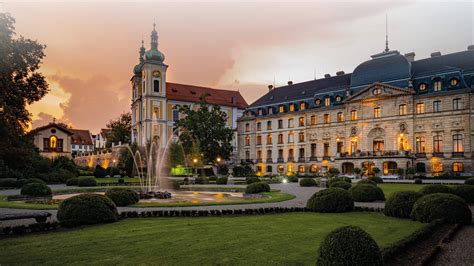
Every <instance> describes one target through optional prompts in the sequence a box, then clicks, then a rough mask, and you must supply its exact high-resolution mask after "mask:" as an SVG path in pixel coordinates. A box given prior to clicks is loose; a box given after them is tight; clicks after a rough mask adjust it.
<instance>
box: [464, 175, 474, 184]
mask: <svg viewBox="0 0 474 266" xmlns="http://www.w3.org/2000/svg"><path fill="white" fill-rule="evenodd" d="M464 184H466V185H474V177H470V178H468V179H466V180H464Z"/></svg>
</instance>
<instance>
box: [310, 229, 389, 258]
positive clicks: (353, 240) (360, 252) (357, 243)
mask: <svg viewBox="0 0 474 266" xmlns="http://www.w3.org/2000/svg"><path fill="white" fill-rule="evenodd" d="M316 265H364V266H365V265H383V260H382V253H381V252H380V248H379V246H378V245H377V242H375V240H374V239H373V238H372V237H371V236H370V235H369V234H368V233H367V232H365V231H364V230H362V229H361V228H360V227H357V226H344V227H340V228H337V229H335V230H333V231H331V232H330V233H329V234H328V235H327V236H326V237H325V238H324V240H323V241H322V242H321V246H320V248H319V250H318V255H317V258H316Z"/></svg>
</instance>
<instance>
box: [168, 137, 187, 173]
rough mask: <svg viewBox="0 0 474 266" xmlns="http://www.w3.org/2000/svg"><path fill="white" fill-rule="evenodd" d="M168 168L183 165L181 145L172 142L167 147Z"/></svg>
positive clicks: (183, 158)
mask: <svg viewBox="0 0 474 266" xmlns="http://www.w3.org/2000/svg"><path fill="white" fill-rule="evenodd" d="M168 155H169V166H170V167H176V166H178V165H185V156H184V150H183V147H182V146H181V144H179V143H177V142H172V143H171V144H170V146H169V147H168Z"/></svg>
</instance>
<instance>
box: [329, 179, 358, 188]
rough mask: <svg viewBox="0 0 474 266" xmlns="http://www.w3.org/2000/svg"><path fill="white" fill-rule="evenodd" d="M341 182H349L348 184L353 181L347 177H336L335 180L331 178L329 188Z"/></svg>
mask: <svg viewBox="0 0 474 266" xmlns="http://www.w3.org/2000/svg"><path fill="white" fill-rule="evenodd" d="M339 181H344V182H347V183H352V180H351V179H350V178H349V177H347V176H337V177H334V178H329V180H328V186H329V187H331V184H333V183H336V182H339Z"/></svg>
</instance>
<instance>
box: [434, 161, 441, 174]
mask: <svg viewBox="0 0 474 266" xmlns="http://www.w3.org/2000/svg"><path fill="white" fill-rule="evenodd" d="M431 170H432V172H433V173H441V172H443V164H442V163H441V162H439V161H435V162H433V164H432V166H431Z"/></svg>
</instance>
